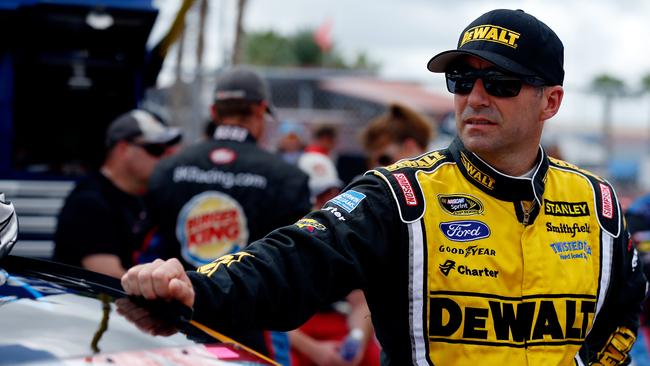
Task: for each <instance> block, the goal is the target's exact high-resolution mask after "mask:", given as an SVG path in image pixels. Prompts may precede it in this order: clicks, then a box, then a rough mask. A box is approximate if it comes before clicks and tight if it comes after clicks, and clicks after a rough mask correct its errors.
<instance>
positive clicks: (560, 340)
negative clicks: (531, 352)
mask: <svg viewBox="0 0 650 366" xmlns="http://www.w3.org/2000/svg"><path fill="white" fill-rule="evenodd" d="M595 310H596V301H595V296H591V295H583V294H576V295H572V294H559V295H555V296H553V297H544V296H543V295H538V296H535V295H529V296H526V298H514V297H504V296H497V295H490V294H471V295H466V294H457V293H453V292H452V293H450V292H442V291H441V292H431V293H430V294H429V329H428V331H429V340H430V341H434V342H435V341H438V342H441V341H442V342H445V341H446V342H453V343H461V344H462V343H467V344H482V345H495V346H504V347H523V346H526V347H531V346H550V345H558V346H562V345H566V344H577V345H580V344H582V342H583V340H584V339H585V337H586V336H587V333H588V332H589V329H590V328H591V324H592V321H593V317H594V312H595ZM625 336H627V334H626V335H625ZM624 339H627V337H624ZM625 344H628V342H625ZM620 348H627V347H620Z"/></svg>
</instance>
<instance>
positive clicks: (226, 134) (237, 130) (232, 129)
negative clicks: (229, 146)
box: [212, 125, 257, 143]
mask: <svg viewBox="0 0 650 366" xmlns="http://www.w3.org/2000/svg"><path fill="white" fill-rule="evenodd" d="M212 137H213V138H214V139H215V140H221V141H223V140H226V141H237V142H253V143H255V142H257V140H255V137H253V136H252V135H251V134H250V133H249V132H248V130H247V129H245V128H243V127H239V126H232V125H219V126H217V128H216V129H215V130H214V134H213V135H212Z"/></svg>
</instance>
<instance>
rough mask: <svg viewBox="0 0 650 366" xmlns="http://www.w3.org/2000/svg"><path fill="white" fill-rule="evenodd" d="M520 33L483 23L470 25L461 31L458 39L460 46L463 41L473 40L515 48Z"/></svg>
mask: <svg viewBox="0 0 650 366" xmlns="http://www.w3.org/2000/svg"><path fill="white" fill-rule="evenodd" d="M520 35H521V34H519V33H517V32H514V31H511V30H510V29H507V28H503V27H499V26H498V25H491V24H483V25H478V26H476V27H472V28H470V29H468V30H466V31H465V33H463V39H462V40H461V41H460V46H461V47H462V46H463V45H464V44H465V43H468V42H474V41H487V42H495V43H499V44H502V45H504V46H508V47H511V48H517V40H518V39H519V37H520Z"/></svg>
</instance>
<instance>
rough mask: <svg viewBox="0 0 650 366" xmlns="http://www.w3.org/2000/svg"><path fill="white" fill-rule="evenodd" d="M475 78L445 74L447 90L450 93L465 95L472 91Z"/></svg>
mask: <svg viewBox="0 0 650 366" xmlns="http://www.w3.org/2000/svg"><path fill="white" fill-rule="evenodd" d="M474 82H476V78H472V77H462V76H460V75H457V76H452V77H450V76H447V90H449V92H450V93H454V94H462V95H466V94H469V93H471V92H472V88H473V87H474Z"/></svg>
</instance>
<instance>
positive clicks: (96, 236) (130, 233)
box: [54, 110, 182, 277]
mask: <svg viewBox="0 0 650 366" xmlns="http://www.w3.org/2000/svg"><path fill="white" fill-rule="evenodd" d="M181 138H182V135H181V132H180V130H178V129H176V128H169V127H167V126H165V125H164V124H163V122H162V121H161V120H160V119H159V118H158V117H156V116H155V115H154V114H152V113H149V112H147V111H144V110H132V111H130V112H128V113H125V114H123V115H121V116H119V117H118V118H117V119H115V120H114V121H113V122H112V123H111V124H110V125H109V127H108V130H107V132H106V149H107V153H106V158H105V160H104V163H103V164H102V166H101V168H100V170H99V171H98V172H96V173H93V174H91V175H89V176H88V177H87V178H86V179H84V180H82V181H80V182H79V183H78V184H77V185H76V187H75V188H74V190H73V191H71V192H70V194H69V195H68V197H67V198H66V201H65V204H64V206H63V208H62V209H61V212H60V213H59V217H58V225H57V228H56V233H55V236H54V240H55V250H54V259H55V260H57V261H60V262H64V263H68V264H72V265H75V266H80V267H84V268H87V269H90V270H92V271H96V272H100V273H104V274H107V275H110V276H113V277H120V276H121V275H122V274H124V272H125V271H126V270H127V269H128V268H129V267H131V265H132V264H133V262H132V255H133V253H134V251H136V250H137V248H138V247H139V245H140V243H141V242H142V240H143V239H144V236H145V234H146V231H147V229H148V224H147V223H148V215H147V212H146V210H145V205H144V201H143V198H142V196H143V195H144V194H145V192H146V190H147V185H148V181H149V177H150V176H151V173H152V171H153V168H154V166H155V165H156V164H157V163H158V161H159V160H160V158H162V157H163V156H166V155H169V154H172V153H173V152H175V151H176V149H178V147H179V146H180V144H179V143H180V141H181Z"/></svg>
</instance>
